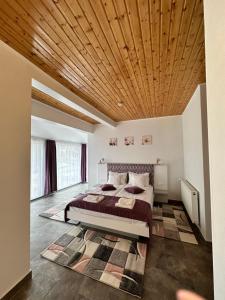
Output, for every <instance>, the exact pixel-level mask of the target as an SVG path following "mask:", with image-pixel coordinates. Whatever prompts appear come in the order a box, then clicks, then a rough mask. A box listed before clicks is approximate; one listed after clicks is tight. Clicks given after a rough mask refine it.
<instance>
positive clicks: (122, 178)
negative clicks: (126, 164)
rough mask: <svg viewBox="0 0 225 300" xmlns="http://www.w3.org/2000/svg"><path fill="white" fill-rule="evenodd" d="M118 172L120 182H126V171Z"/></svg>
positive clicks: (122, 183)
mask: <svg viewBox="0 0 225 300" xmlns="http://www.w3.org/2000/svg"><path fill="white" fill-rule="evenodd" d="M119 174H120V184H121V185H124V184H127V173H119Z"/></svg>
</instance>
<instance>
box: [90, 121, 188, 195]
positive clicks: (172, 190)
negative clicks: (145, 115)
mask: <svg viewBox="0 0 225 300" xmlns="http://www.w3.org/2000/svg"><path fill="white" fill-rule="evenodd" d="M146 134H151V135H152V138H153V143H152V145H150V146H143V145H141V137H142V135H146ZM125 136H134V138H135V145H134V146H125V145H124V142H123V139H124V137H125ZM110 137H117V138H118V141H119V144H118V146H117V147H112V146H109V145H108V142H109V138H110ZM182 143H183V142H182V121H181V117H180V116H175V117H162V118H153V119H144V120H135V121H126V122H121V123H119V124H118V126H117V127H116V128H109V127H107V126H104V125H99V126H97V127H96V130H95V132H94V134H89V138H88V156H89V183H90V184H91V185H93V184H96V183H97V163H98V162H99V160H100V159H101V158H105V160H106V161H109V162H127V163H131V162H133V163H155V162H156V159H157V158H160V159H162V160H163V162H164V163H166V164H168V181H169V182H168V185H169V197H170V198H171V199H180V182H179V178H180V177H183V145H182Z"/></svg>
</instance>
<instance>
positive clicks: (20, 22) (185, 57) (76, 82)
mask: <svg viewBox="0 0 225 300" xmlns="http://www.w3.org/2000/svg"><path fill="white" fill-rule="evenodd" d="M0 39H2V40H3V41H4V42H6V43H7V44H9V45H10V46H11V47H12V48H14V49H15V50H16V51H18V52H20V53H21V54H22V55H24V56H25V57H26V58H28V59H29V60H30V61H32V62H33V63H35V64H36V65H37V66H39V67H40V68H41V69H43V70H44V71H45V72H46V73H48V74H49V75H50V76H52V77H53V78H55V79H56V80H58V81H59V82H60V83H62V84H63V85H65V86H66V87H67V88H69V89H70V90H71V91H73V92H74V93H76V94H78V95H79V96H81V97H82V98H83V99H84V100H85V101H87V102H88V103H90V104H91V105H93V106H95V107H96V108H97V109H99V110H100V111H102V112H103V113H105V114H106V115H108V116H109V117H110V118H112V119H113V120H115V121H122V120H130V119H139V118H147V117H159V116H167V115H176V114H181V113H182V112H183V110H184V109H185V107H186V105H187V103H188V101H189V99H190V98H191V96H192V93H193V91H194V89H195V88H196V86H197V84H199V83H202V82H204V81H205V64H204V62H205V55H204V25H203V1H202V0H0ZM50 102H51V101H50ZM53 102H54V105H56V103H55V100H54V101H53ZM118 102H123V104H124V105H123V106H122V107H119V106H118ZM57 107H58V108H60V109H62V110H63V109H65V107H64V108H63V107H62V106H60V104H59V103H58V104H57ZM74 113H75V112H74ZM80 117H82V118H83V119H84V116H83V115H82V116H80ZM89 122H94V121H93V120H90V119H89Z"/></svg>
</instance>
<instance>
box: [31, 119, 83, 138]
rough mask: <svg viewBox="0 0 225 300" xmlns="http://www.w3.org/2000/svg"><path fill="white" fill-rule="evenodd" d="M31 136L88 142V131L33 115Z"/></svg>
mask: <svg viewBox="0 0 225 300" xmlns="http://www.w3.org/2000/svg"><path fill="white" fill-rule="evenodd" d="M31 136H34V137H40V138H44V139H52V140H56V141H66V142H75V143H87V138H88V137H87V133H85V132H82V131H81V130H78V129H75V128H71V127H69V126H65V125H62V124H59V123H55V122H52V121H48V120H44V119H41V118H37V117H34V116H32V118H31Z"/></svg>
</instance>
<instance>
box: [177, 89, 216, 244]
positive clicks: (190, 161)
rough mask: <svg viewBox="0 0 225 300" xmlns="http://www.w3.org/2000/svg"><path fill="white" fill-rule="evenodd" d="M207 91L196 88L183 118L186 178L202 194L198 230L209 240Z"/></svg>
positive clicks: (200, 195) (200, 196)
mask: <svg viewBox="0 0 225 300" xmlns="http://www.w3.org/2000/svg"><path fill="white" fill-rule="evenodd" d="M205 90H206V86H205V84H202V85H199V86H198V87H197V89H196V90H195V93H194V94H193V96H192V98H191V100H190V102H189V104H188V106H187V107H186V109H185V111H184V113H183V116H182V123H183V148H184V178H185V179H187V180H188V181H189V182H190V183H191V184H192V185H193V186H194V187H195V188H196V189H197V190H198V191H199V208H200V226H199V229H200V231H201V233H202V235H203V236H204V238H205V239H206V240H211V216H210V195H209V193H210V189H209V185H210V183H209V170H208V165H209V163H208V136H207V118H205V117H204V116H205V114H206V94H205ZM205 129H206V130H205Z"/></svg>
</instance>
